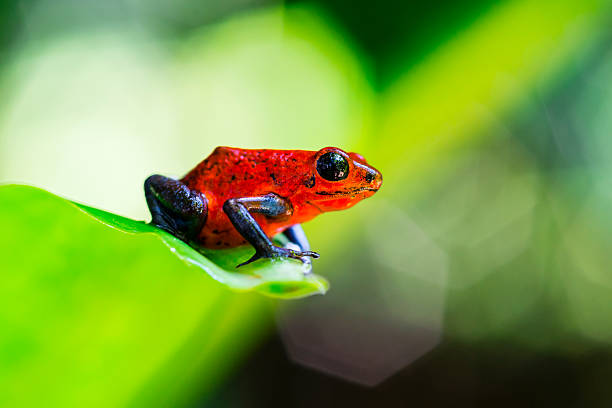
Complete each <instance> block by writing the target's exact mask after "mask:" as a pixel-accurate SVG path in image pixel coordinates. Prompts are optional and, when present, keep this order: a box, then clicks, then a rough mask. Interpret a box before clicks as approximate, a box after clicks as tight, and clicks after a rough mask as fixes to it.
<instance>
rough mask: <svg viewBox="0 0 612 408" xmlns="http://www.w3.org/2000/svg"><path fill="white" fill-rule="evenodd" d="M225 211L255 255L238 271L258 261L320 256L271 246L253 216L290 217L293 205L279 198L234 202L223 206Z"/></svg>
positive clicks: (232, 200) (259, 198)
mask: <svg viewBox="0 0 612 408" xmlns="http://www.w3.org/2000/svg"><path fill="white" fill-rule="evenodd" d="M223 211H224V212H225V213H226V214H227V216H228V217H229V219H230V221H231V222H232V224H233V225H234V228H236V230H237V231H238V232H239V233H240V235H242V236H243V237H244V239H246V240H247V241H248V242H249V243H250V244H251V245H253V248H255V254H254V255H253V256H252V257H251V258H250V259H249V260H248V261H246V262H243V263H241V264H240V265H238V266H237V267H240V266H242V265H246V264H248V263H251V262H253V261H256V260H257V259H259V258H279V257H281V258H295V259H300V260H301V258H302V257H305V256H310V257H313V258H318V257H319V254H317V253H316V252H312V251H308V250H306V251H296V250H293V249H290V248H281V247H277V246H275V245H274V244H272V241H270V238H268V237H267V236H266V234H265V233H264V232H263V230H262V229H261V227H260V226H259V224H257V221H255V219H254V218H253V216H252V215H251V213H258V214H263V215H265V216H267V217H270V218H276V217H283V216H288V215H290V214H291V205H290V204H289V203H288V202H287V201H286V200H284V199H283V198H281V197H279V196H277V195H276V194H267V195H265V196H259V197H242V198H231V199H229V200H227V201H226V202H225V203H223Z"/></svg>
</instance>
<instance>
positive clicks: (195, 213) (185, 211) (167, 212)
mask: <svg viewBox="0 0 612 408" xmlns="http://www.w3.org/2000/svg"><path fill="white" fill-rule="evenodd" d="M144 189H145V197H146V199H147V205H148V206H149V210H150V211H151V216H152V220H151V223H152V224H154V225H156V226H158V227H159V228H161V229H163V230H166V231H168V232H170V233H171V234H172V235H174V236H176V237H177V238H180V239H182V240H183V241H186V242H190V241H193V240H195V239H196V238H197V236H198V233H199V232H200V230H201V229H202V227H203V226H204V224H205V223H206V218H207V216H208V200H206V197H205V196H204V194H202V193H200V192H199V191H196V190H193V189H191V188H189V187H187V186H186V185H185V184H183V183H181V182H180V181H178V180H175V179H172V178H169V177H164V176H160V175H158V174H156V175H153V176H151V177H149V178H147V179H146V181H145V184H144Z"/></svg>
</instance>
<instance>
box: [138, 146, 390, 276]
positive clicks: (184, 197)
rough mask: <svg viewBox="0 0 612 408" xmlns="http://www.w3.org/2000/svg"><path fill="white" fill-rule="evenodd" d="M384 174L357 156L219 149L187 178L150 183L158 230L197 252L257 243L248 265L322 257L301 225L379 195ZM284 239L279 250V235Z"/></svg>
mask: <svg viewBox="0 0 612 408" xmlns="http://www.w3.org/2000/svg"><path fill="white" fill-rule="evenodd" d="M381 185H382V174H381V173H380V172H379V171H378V170H377V169H376V168H374V167H372V166H371V165H369V164H368V163H367V161H366V159H365V158H364V157H363V156H361V155H360V154H358V153H353V152H349V153H347V152H345V151H344V150H342V149H339V148H337V147H325V148H322V149H320V150H318V151H312V150H276V149H243V148H236V147H227V146H219V147H217V148H216V149H215V150H214V151H213V152H212V153H211V154H210V155H209V156H208V157H207V158H206V159H204V160H203V161H202V162H200V163H199V164H198V165H197V166H196V167H194V168H193V169H192V170H191V171H189V172H188V173H187V174H186V175H185V176H184V177H183V178H180V179H175V178H171V177H166V176H162V175H159V174H154V175H152V176H150V177H148V178H147V179H146V180H145V183H144V190H145V199H146V202H147V206H148V207H149V211H150V213H151V224H153V225H155V226H156V227H158V228H160V229H162V230H165V231H167V232H169V233H171V234H172V235H174V236H175V237H177V238H179V239H181V240H182V241H185V242H186V243H188V244H189V245H190V246H192V247H194V248H208V249H228V248H234V247H238V246H242V245H249V244H250V245H251V246H252V247H253V248H254V250H255V253H254V254H253V255H252V256H251V257H250V258H249V259H248V260H246V261H245V262H242V263H240V264H238V265H237V266H236V267H237V268H238V267H241V266H244V265H247V264H250V263H252V262H254V261H257V260H259V259H262V258H292V259H298V260H301V261H302V262H304V263H311V262H312V261H311V259H316V258H319V254H318V253H317V252H314V251H311V249H310V244H309V242H308V239H307V237H306V234H305V233H304V230H303V228H302V224H303V223H305V222H307V221H309V220H311V219H313V218H314V217H316V216H317V215H320V214H323V213H325V212H331V211H339V210H345V209H348V208H350V207H352V206H354V205H355V204H357V203H358V202H360V201H362V200H363V199H365V198H368V197H370V196H372V195H373V194H374V193H376V192H377V191H378V190H379V189H380V187H381ZM278 234H282V235H284V236H285V238H286V241H287V244H286V245H284V246H278V245H275V244H274V243H273V237H275V236H276V235H278Z"/></svg>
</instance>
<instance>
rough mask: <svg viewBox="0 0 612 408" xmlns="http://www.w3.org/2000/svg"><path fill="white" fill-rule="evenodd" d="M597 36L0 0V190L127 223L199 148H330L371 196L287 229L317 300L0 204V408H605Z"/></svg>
mask: <svg viewBox="0 0 612 408" xmlns="http://www.w3.org/2000/svg"><path fill="white" fill-rule="evenodd" d="M611 23H612V2H611V1H606V0H583V1H577V0H575V1H570V0H560V1H559V0H558V1H552V0H550V1H549V0H535V1H534V0H506V1H487V0H478V1H472V2H469V3H465V2H463V3H462V2H453V1H447V0H444V1H440V2H422V1H418V2H411V1H398V0H390V1H383V2H368V1H364V0H357V1H351V2H349V1H345V0H327V1H322V0H312V1H304V0H297V1H294V0H291V1H286V2H278V1H267V0H257V1H253V0H226V1H216V0H214V1H200V2H198V1H191V0H180V1H169V0H155V1H149V2H145V1H141V0H110V1H105V2H94V1H90V0H86V1H82V0H81V1H77V0H31V1H18V0H6V1H3V2H1V3H0V89H1V91H0V182H2V183H3V184H6V183H19V184H29V185H34V186H38V187H41V188H44V189H46V190H48V191H51V192H53V193H55V194H57V195H60V196H62V197H66V198H69V199H71V200H75V201H78V202H82V203H86V204H88V205H91V206H94V207H98V208H102V209H104V210H107V211H112V212H114V213H117V214H120V215H123V216H127V217H131V218H135V219H147V217H148V211H147V209H146V205H145V202H144V198H143V193H142V183H143V180H144V179H145V178H146V177H147V176H148V175H150V174H153V173H161V174H166V175H175V176H182V175H183V174H184V173H186V172H187V171H188V170H189V169H191V168H192V167H193V166H195V165H196V164H197V163H198V162H199V161H201V160H202V159H203V158H204V157H205V156H207V155H208V154H209V153H210V152H211V151H212V150H213V148H214V147H215V146H217V145H229V146H240V147H250V148H283V149H293V148H295V149H312V150H318V149H319V148H321V147H324V146H328V145H334V146H338V147H341V148H343V149H345V150H349V151H357V152H359V153H361V154H362V155H364V156H365V157H366V158H367V159H368V161H369V162H370V163H371V164H373V165H374V166H375V167H377V168H378V169H380V170H381V172H382V173H383V175H384V180H385V181H384V186H383V188H382V189H381V191H379V192H378V193H377V194H376V195H375V196H374V197H372V198H371V199H369V200H367V201H364V202H363V203H360V204H359V205H358V206H356V207H355V208H353V209H351V210H350V211H346V212H339V213H334V214H325V215H323V216H321V217H319V218H317V219H316V220H313V221H312V222H310V223H308V224H306V225H305V230H306V232H307V234H308V235H309V237H310V241H311V244H312V246H313V248H314V249H315V250H317V251H319V252H320V253H321V254H322V257H321V259H320V260H317V261H316V262H315V264H314V269H315V272H316V273H317V274H320V275H323V276H325V277H327V278H328V279H329V280H330V282H331V289H330V291H329V293H328V294H326V295H324V296H315V297H310V298H307V299H303V300H299V301H271V300H268V299H265V298H263V297H261V296H259V295H255V294H236V293H234V292H231V291H229V290H227V289H225V288H222V287H221V286H220V285H219V284H218V283H217V282H215V281H214V280H212V279H211V278H210V277H209V276H207V275H205V274H203V273H202V272H201V271H198V270H197V269H195V268H189V267H187V266H185V265H184V264H182V263H180V262H179V261H178V260H177V259H176V257H174V255H172V254H170V253H169V251H168V250H167V249H166V248H165V247H164V246H163V245H161V244H160V243H159V242H158V240H156V239H155V238H153V237H150V238H139V240H136V239H135V238H132V237H130V236H128V235H125V234H122V233H120V232H118V231H112V230H109V229H108V228H106V227H104V226H102V225H99V224H95V223H84V224H82V227H79V228H71V229H68V228H62V222H63V221H62V220H64V219H66V217H69V215H67V214H68V209H67V207H66V206H63V205H61V204H58V203H56V204H55V205H50V204H49V205H47V204H45V205H37V199H36V197H33V198H28V200H29V201H28V205H23V202H22V201H18V200H14V197H12V198H11V197H9V196H8V195H4V196H2V197H3V198H1V199H3V200H4V202H3V203H0V204H1V208H3V211H4V213H3V214H1V217H0V219H2V225H4V226H5V227H4V231H5V232H4V234H2V235H3V236H2V238H1V239H0V245H1V246H2V247H3V248H16V247H17V248H20V249H19V251H15V250H14V249H10V252H9V250H6V249H5V250H4V251H3V253H4V254H3V258H4V260H3V261H1V262H0V272H1V273H2V281H3V282H2V284H1V285H0V286H2V288H1V289H0V294H1V295H2V296H0V298H1V300H0V308H1V309H2V311H0V405H3V406H92V407H93V406H103V407H108V406H214V407H234V406H279V405H282V406H305V407H306V406H308V407H311V406H341V405H342V404H348V403H350V404H351V405H352V406H407V405H409V404H417V405H419V406H423V405H424V406H432V405H434V406H449V405H453V406H523V405H535V404H537V405H540V406H548V405H555V406H602V407H607V406H610V404H612V388H610V386H609V382H608V379H609V378H610V376H611V375H612V323H611V322H612V272H611V268H610V264H611V263H612V251H611V249H612V248H610V239H609V237H610V235H611V234H612V217H611V215H610V211H609V208H610V207H611V206H612V183H611V182H610V181H609V180H608V179H609V178H610V177H609V175H610V174H612V173H611V171H612V165H611V164H610V163H612V161H611V160H610V157H612V137H611V136H612V45H611V44H612V42H611V40H612V31H611V30H610V27H612V25H611ZM11 200H14V201H11ZM8 209H10V211H9V210H8ZM20 213H23V214H27V217H26V216H23V215H20ZM32 214H35V215H32ZM20 217H21V218H20ZM15 220H18V221H15ZM19 220H21V221H19ZM49 220H51V222H49ZM79 225H81V224H79ZM7 226H8V227H7ZM7 231H8V232H7ZM15 242H17V243H19V244H18V245H15Z"/></svg>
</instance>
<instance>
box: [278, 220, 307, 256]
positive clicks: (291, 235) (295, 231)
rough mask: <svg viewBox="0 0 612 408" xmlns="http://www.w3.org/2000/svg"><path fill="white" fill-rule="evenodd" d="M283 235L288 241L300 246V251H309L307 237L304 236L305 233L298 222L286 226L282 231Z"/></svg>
mask: <svg viewBox="0 0 612 408" xmlns="http://www.w3.org/2000/svg"><path fill="white" fill-rule="evenodd" d="M283 235H284V236H286V237H287V239H288V240H289V242H291V243H292V244H295V245H297V246H298V247H299V248H300V251H310V244H309V243H308V238H306V234H305V233H304V230H303V229H302V226H301V225H300V224H296V225H294V226H292V227H289V228H287V229H286V230H284V231H283Z"/></svg>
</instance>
